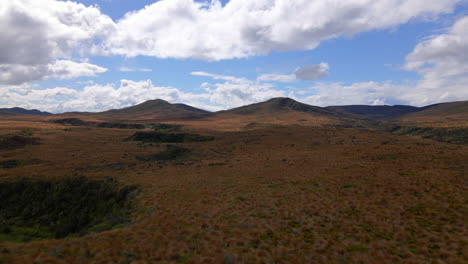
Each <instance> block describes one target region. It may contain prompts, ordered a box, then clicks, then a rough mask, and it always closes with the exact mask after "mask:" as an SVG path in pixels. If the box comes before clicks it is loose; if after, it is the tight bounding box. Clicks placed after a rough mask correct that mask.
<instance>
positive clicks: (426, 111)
mask: <svg viewBox="0 0 468 264" xmlns="http://www.w3.org/2000/svg"><path fill="white" fill-rule="evenodd" d="M400 119H401V121H403V122H410V123H411V122H414V123H428V124H429V123H446V124H447V125H449V124H454V125H457V123H459V124H465V125H468V101H461V102H452V103H441V104H435V105H430V106H426V107H424V108H423V109H422V110H421V111H418V112H415V113H409V114H406V115H404V116H402V117H401V118H400Z"/></svg>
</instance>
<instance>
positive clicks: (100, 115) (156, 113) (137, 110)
mask: <svg viewBox="0 0 468 264" xmlns="http://www.w3.org/2000/svg"><path fill="white" fill-rule="evenodd" d="M0 114H1V115H4V116H17V115H39V116H50V115H52V114H51V113H48V112H42V111H39V110H26V109H23V108H19V107H15V108H1V109H0ZM58 116H88V117H92V118H95V119H102V120H121V121H122V120H134V121H145V120H153V121H168V120H171V121H177V120H202V119H221V120H225V119H232V118H238V119H243V118H244V119H248V120H251V121H257V120H256V119H255V118H253V117H258V118H257V119H258V120H259V121H261V120H263V119H268V118H270V119H271V118H276V119H278V118H282V119H284V120H288V119H297V120H304V119H311V118H312V119H321V120H322V121H324V122H325V121H326V120H328V121H330V120H331V121H330V122H335V123H340V124H343V125H347V124H349V123H353V122H357V121H359V122H360V121H362V120H375V121H408V122H418V121H431V120H432V121H434V120H463V121H468V101H461V102H451V103H440V104H434V105H429V106H425V107H414V106H407V105H394V106H389V105H379V106H371V105H345V106H328V107H318V106H312V105H308V104H304V103H300V102H297V101H295V100H293V99H291V98H284V97H280V98H273V99H270V100H267V101H265V102H261V103H255V104H250V105H246V106H241V107H237V108H233V109H229V110H223V111H218V112H209V111H206V110H202V109H198V108H195V107H192V106H189V105H186V104H180V103H176V104H171V103H169V102H167V101H164V100H161V99H156V100H149V101H146V102H143V103H141V104H137V105H135V106H131V107H126V108H122V109H113V110H108V111H104V112H96V113H87V112H73V113H63V114H58ZM297 120H296V121H297ZM325 123H326V122H325Z"/></svg>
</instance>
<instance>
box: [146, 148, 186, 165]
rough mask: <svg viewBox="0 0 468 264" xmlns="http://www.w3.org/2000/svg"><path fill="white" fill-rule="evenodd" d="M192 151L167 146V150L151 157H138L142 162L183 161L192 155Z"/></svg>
mask: <svg viewBox="0 0 468 264" xmlns="http://www.w3.org/2000/svg"><path fill="white" fill-rule="evenodd" d="M190 153H191V151H190V150H189V149H186V148H182V147H179V146H174V145H167V146H166V150H163V151H161V152H159V153H155V154H151V155H141V156H137V159H139V160H141V161H158V160H159V161H166V160H181V159H185V158H187V157H188V156H189V155H190Z"/></svg>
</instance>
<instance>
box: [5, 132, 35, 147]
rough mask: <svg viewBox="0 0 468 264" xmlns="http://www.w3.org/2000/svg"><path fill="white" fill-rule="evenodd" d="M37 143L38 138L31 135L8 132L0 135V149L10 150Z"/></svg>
mask: <svg viewBox="0 0 468 264" xmlns="http://www.w3.org/2000/svg"><path fill="white" fill-rule="evenodd" d="M37 144H39V138H35V137H31V136H24V135H15V134H9V135H4V136H1V137H0V150H10V149H16V148H22V147H25V146H27V145H37Z"/></svg>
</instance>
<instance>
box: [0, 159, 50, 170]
mask: <svg viewBox="0 0 468 264" xmlns="http://www.w3.org/2000/svg"><path fill="white" fill-rule="evenodd" d="M40 162H41V161H40V160H21V161H19V160H5V161H0V169H13V168H17V167H22V166H27V165H32V164H38V163H40Z"/></svg>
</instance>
